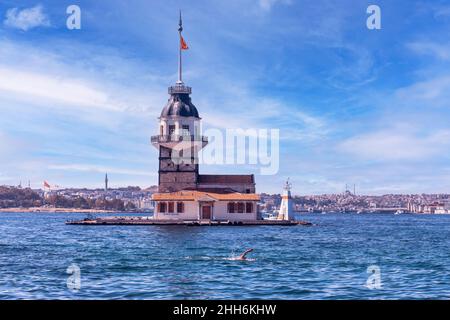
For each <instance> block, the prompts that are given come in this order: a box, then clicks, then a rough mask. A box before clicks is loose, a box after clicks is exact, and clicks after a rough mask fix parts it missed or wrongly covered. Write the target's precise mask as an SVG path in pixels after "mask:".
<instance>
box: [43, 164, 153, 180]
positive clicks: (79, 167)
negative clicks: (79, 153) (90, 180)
mask: <svg viewBox="0 0 450 320" xmlns="http://www.w3.org/2000/svg"><path fill="white" fill-rule="evenodd" d="M48 169H50V170H60V171H82V172H97V173H105V172H108V173H115V174H124V175H135V176H150V177H155V176H156V173H155V172H150V171H139V170H130V169H122V168H116V167H107V166H96V165H90V164H54V165H50V166H49V167H48Z"/></svg>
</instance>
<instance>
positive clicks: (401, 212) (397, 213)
mask: <svg viewBox="0 0 450 320" xmlns="http://www.w3.org/2000/svg"><path fill="white" fill-rule="evenodd" d="M404 213H405V211H403V210H397V211H396V212H395V213H394V214H395V215H396V216H397V215H399V214H404Z"/></svg>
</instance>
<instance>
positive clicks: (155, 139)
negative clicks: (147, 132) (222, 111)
mask: <svg viewBox="0 0 450 320" xmlns="http://www.w3.org/2000/svg"><path fill="white" fill-rule="evenodd" d="M182 141H187V142H189V141H192V142H206V143H207V142H208V137H205V136H199V135H178V134H171V135H158V136H152V137H151V142H152V143H167V142H182Z"/></svg>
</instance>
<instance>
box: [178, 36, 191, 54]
mask: <svg viewBox="0 0 450 320" xmlns="http://www.w3.org/2000/svg"><path fill="white" fill-rule="evenodd" d="M180 48H181V50H187V49H189V47H188V45H187V44H186V42H185V41H184V39H183V36H181V35H180Z"/></svg>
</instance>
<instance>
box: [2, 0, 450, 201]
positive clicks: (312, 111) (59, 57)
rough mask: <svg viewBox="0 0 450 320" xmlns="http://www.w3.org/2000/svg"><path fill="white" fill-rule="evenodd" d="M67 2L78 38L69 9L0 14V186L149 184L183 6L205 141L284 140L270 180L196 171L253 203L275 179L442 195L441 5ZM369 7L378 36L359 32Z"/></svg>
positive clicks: (444, 30)
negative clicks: (230, 180)
mask: <svg viewBox="0 0 450 320" xmlns="http://www.w3.org/2000/svg"><path fill="white" fill-rule="evenodd" d="M77 4H78V5H79V6H80V8H81V19H82V24H81V30H68V29H67V27H66V19H67V17H68V15H67V14H66V8H67V5H68V4H67V3H61V2H60V1H56V0H43V1H39V2H37V1H29V0H25V1H11V0H7V1H2V3H1V4H0V115H1V116H0V185H18V184H19V183H20V182H22V185H24V186H25V185H28V181H30V182H31V187H32V188H38V187H41V188H42V184H43V181H44V180H46V181H48V182H49V183H51V184H56V185H59V186H61V187H67V188H69V187H80V188H82V187H88V188H104V187H105V173H106V172H107V173H108V180H109V182H108V187H109V188H116V187H125V186H140V187H142V188H147V187H150V186H152V185H156V184H157V182H158V181H157V173H158V161H157V151H156V150H155V149H154V148H153V147H152V146H151V144H150V137H151V136H152V135H154V134H157V131H158V128H157V127H156V123H157V121H156V118H157V117H158V116H159V112H160V111H161V109H162V107H163V106H164V105H165V103H166V102H167V99H168V95H167V87H168V86H170V85H172V84H174V83H175V81H176V79H177V75H176V73H177V46H178V34H177V23H178V10H179V9H181V10H182V11H183V20H184V38H185V40H186V42H187V43H188V45H189V50H188V51H187V52H186V54H185V55H184V81H185V82H186V84H187V85H189V86H191V87H192V88H193V89H192V91H193V92H192V99H193V102H194V104H195V105H196V106H197V108H198V110H199V113H200V116H201V117H202V118H203V119H204V128H205V129H207V128H218V129H221V130H224V129H226V128H242V129H247V128H267V129H271V128H273V129H280V137H281V140H280V160H281V162H280V170H279V172H278V174H276V175H274V176H264V175H259V174H258V173H259V169H258V167H257V166H255V165H238V166H233V165H231V166H230V165H225V166H219V165H203V166H202V168H201V171H202V172H201V173H218V174H221V173H236V174H242V173H254V174H255V175H256V190H257V192H258V193H261V192H267V193H280V192H282V187H283V184H284V181H285V180H286V179H287V178H288V177H290V178H291V181H292V183H293V189H292V191H293V194H295V195H312V194H332V193H342V192H343V191H344V189H345V185H346V184H348V185H349V186H350V189H351V190H352V189H353V185H356V190H357V193H360V194H367V195H380V194H390V193H395V194H421V193H449V192H450V152H448V150H450V129H449V125H448V124H449V120H450V108H449V107H450V102H449V101H450V97H449V95H450V65H449V61H450V45H449V44H448V34H449V31H450V5H449V4H446V3H445V2H444V1H437V0H436V1H418V0H416V1H406V0H399V1H386V0H384V1H376V3H372V2H368V1H358V2H357V3H355V1H350V0H343V1H339V2H338V1H325V0H318V1H312V0H311V1H293V0H278V1H265V0H244V1H236V0H231V1H222V2H210V1H197V2H193V3H189V5H187V4H186V3H185V2H181V1H165V2H161V3H158V2H153V1H152V2H149V1H144V0H133V1H129V2H127V3H126V4H125V3H123V2H121V1H117V0H112V1H108V2H91V1H78V2H77ZM369 4H377V5H379V6H380V8H381V12H382V29H381V30H368V29H367V27H366V19H367V17H368V15H367V13H366V9H367V7H368V5H369ZM125 7H126V10H125ZM14 8H16V9H14ZM199 8H201V10H200V9H199ZM243 8H245V10H243ZM23 10H28V11H25V12H26V13H27V14H21V13H22V12H23ZM352 191H353V190H352Z"/></svg>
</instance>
